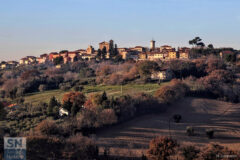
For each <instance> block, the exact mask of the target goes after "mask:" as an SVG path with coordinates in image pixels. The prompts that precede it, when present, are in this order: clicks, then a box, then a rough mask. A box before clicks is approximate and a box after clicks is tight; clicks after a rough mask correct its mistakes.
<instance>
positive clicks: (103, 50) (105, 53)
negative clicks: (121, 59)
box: [102, 47, 107, 59]
mask: <svg viewBox="0 0 240 160" xmlns="http://www.w3.org/2000/svg"><path fill="white" fill-rule="evenodd" d="M106 55H107V48H106V47H103V49H102V59H106Z"/></svg>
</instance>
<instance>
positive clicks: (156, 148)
mask: <svg viewBox="0 0 240 160" xmlns="http://www.w3.org/2000/svg"><path fill="white" fill-rule="evenodd" d="M177 147H178V144H177V142H176V141H175V140H173V139H171V138H168V137H156V138H154V139H152V140H151V141H150V144H149V149H148V151H147V157H148V159H149V160H167V159H169V157H170V156H171V155H174V154H175V153H176V148H177Z"/></svg>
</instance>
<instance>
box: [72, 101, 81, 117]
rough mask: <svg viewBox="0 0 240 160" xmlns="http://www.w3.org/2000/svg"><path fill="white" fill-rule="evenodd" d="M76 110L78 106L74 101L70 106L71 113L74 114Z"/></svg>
mask: <svg viewBox="0 0 240 160" xmlns="http://www.w3.org/2000/svg"><path fill="white" fill-rule="evenodd" d="M78 111H79V106H78V105H77V104H76V103H74V104H73V105H72V108H71V115H72V116H75V115H76V114H77V113H78Z"/></svg>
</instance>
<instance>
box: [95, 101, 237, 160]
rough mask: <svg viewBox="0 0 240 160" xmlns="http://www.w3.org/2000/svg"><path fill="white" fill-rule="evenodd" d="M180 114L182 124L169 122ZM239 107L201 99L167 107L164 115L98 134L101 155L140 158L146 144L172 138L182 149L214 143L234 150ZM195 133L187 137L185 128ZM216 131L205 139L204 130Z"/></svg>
mask: <svg viewBox="0 0 240 160" xmlns="http://www.w3.org/2000/svg"><path fill="white" fill-rule="evenodd" d="M174 114H181V115H182V121H181V123H174V122H173V120H170V130H169V119H170V118H171V117H172V116H173V115H174ZM239 115H240V104H232V103H226V102H222V101H217V100H210V99H202V98H185V99H183V100H181V101H179V102H177V103H176V104H174V105H171V106H168V110H167V112H165V113H158V114H157V113H156V114H151V115H145V116H142V117H138V118H136V119H133V120H131V121H129V122H126V123H123V124H120V125H117V126H113V127H110V128H108V129H104V130H102V131H98V132H97V135H96V141H97V144H98V145H99V146H100V152H101V153H102V152H103V149H104V148H105V147H107V148H110V154H111V155H113V156H120V157H121V156H128V157H140V156H141V155H142V153H145V152H146V149H147V148H148V144H149V141H150V140H151V139H152V138H154V137H156V136H171V137H172V138H174V139H176V140H177V141H178V142H179V143H180V144H181V145H194V146H198V147H203V146H206V145H207V144H209V143H211V142H213V143H214V142H216V143H219V144H222V145H224V146H227V147H229V148H231V149H234V150H239V148H240V116H239ZM187 126H192V127H193V128H194V129H195V133H196V135H195V136H191V137H189V136H187V135H186V127H187ZM209 128H212V129H214V130H215V138H214V139H208V138H207V136H206V135H205V130H206V129H209Z"/></svg>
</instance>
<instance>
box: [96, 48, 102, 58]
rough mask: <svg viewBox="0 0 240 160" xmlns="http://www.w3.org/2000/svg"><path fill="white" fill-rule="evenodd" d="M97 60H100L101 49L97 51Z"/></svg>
mask: <svg viewBox="0 0 240 160" xmlns="http://www.w3.org/2000/svg"><path fill="white" fill-rule="evenodd" d="M97 58H98V59H101V58H102V51H101V49H98V53H97Z"/></svg>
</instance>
